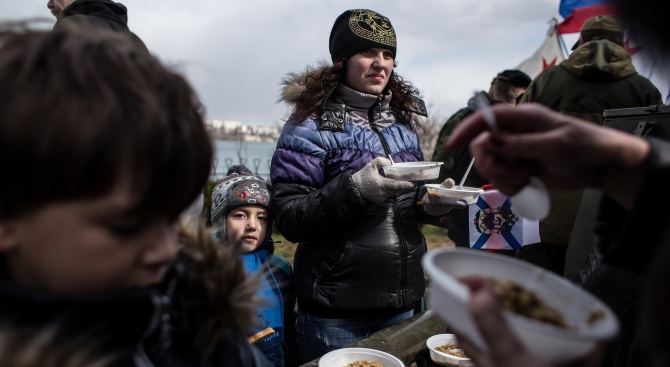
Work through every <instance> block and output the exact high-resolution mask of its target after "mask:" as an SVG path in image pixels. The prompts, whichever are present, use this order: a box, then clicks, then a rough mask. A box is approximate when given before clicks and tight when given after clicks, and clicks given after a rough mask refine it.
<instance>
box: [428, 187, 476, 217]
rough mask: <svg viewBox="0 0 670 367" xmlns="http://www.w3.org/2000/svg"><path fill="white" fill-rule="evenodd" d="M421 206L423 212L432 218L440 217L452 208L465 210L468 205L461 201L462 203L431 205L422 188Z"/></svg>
mask: <svg viewBox="0 0 670 367" xmlns="http://www.w3.org/2000/svg"><path fill="white" fill-rule="evenodd" d="M420 202H421V204H422V207H423V211H424V212H425V213H426V214H428V215H432V216H442V215H445V214H447V213H449V211H450V210H451V209H454V208H467V207H468V203H466V202H465V200H463V202H456V203H454V204H436V203H431V202H430V197H429V196H428V191H426V190H425V188H424V193H423V195H421V201H420Z"/></svg>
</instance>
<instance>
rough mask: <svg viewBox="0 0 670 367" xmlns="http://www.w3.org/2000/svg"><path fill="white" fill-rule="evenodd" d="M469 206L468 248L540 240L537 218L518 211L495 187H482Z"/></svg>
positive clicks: (504, 246) (510, 247)
mask: <svg viewBox="0 0 670 367" xmlns="http://www.w3.org/2000/svg"><path fill="white" fill-rule="evenodd" d="M468 210H469V219H470V221H469V222H470V224H469V226H470V228H469V232H470V247H471V248H475V249H487V250H513V249H519V248H521V247H523V246H525V245H529V244H531V243H537V242H540V225H539V222H538V221H537V220H530V219H526V218H524V217H522V216H520V215H519V214H517V213H516V212H515V210H514V206H513V205H512V204H511V203H510V201H509V197H507V196H506V195H504V194H502V193H501V192H500V191H498V190H488V191H484V192H483V193H482V194H481V195H479V198H478V199H477V203H476V204H474V205H470V207H469V208H468Z"/></svg>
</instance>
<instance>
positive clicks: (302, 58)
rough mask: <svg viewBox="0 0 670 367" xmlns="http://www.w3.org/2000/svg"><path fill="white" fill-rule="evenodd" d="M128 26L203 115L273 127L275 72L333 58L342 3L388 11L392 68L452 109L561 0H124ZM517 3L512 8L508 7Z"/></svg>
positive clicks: (3, 9) (540, 26)
mask: <svg viewBox="0 0 670 367" xmlns="http://www.w3.org/2000/svg"><path fill="white" fill-rule="evenodd" d="M121 2H122V3H123V4H124V5H126V6H127V7H128V9H129V24H130V27H131V29H132V30H133V31H134V32H135V33H137V34H138V35H139V36H140V37H141V38H142V39H143V40H144V41H145V43H146V44H147V45H148V47H149V48H150V49H151V50H152V52H153V53H154V54H156V55H157V56H158V57H159V58H160V59H161V60H163V61H164V62H166V63H168V64H170V65H173V66H175V67H176V68H177V69H178V70H181V71H182V72H183V73H184V74H186V76H187V77H188V78H189V80H190V81H191V84H192V85H193V86H194V88H195V89H196V91H197V92H198V94H199V95H200V97H201V99H202V100H203V103H204V104H205V106H206V108H207V114H208V117H209V118H222V119H233V120H241V121H242V122H244V123H247V124H264V125H268V124H274V123H278V122H280V120H281V118H282V117H284V116H285V115H286V113H287V112H288V110H287V107H286V106H284V105H283V104H277V103H275V101H276V100H277V98H278V95H279V87H280V86H279V84H280V81H281V78H282V77H283V76H284V75H285V74H286V73H288V72H295V71H301V70H303V69H304V68H305V67H306V66H307V65H314V64H316V63H317V62H318V61H319V60H326V59H329V54H328V35H329V33H330V28H331V26H332V23H333V21H334V20H335V18H336V17H337V16H338V15H339V14H340V13H342V12H343V11H344V10H346V9H350V8H369V9H373V10H376V11H378V12H380V13H382V14H384V15H385V16H387V17H389V18H390V19H391V21H392V22H393V25H394V27H395V29H396V32H397V35H398V63H399V66H398V69H397V72H398V73H399V74H400V75H402V76H403V77H404V78H405V79H406V80H409V81H411V82H412V83H413V84H414V85H415V86H417V87H418V88H419V89H420V90H421V91H422V94H423V96H424V98H425V99H426V102H427V103H428V104H430V105H431V106H432V107H433V110H434V112H438V113H439V114H441V115H448V114H450V113H452V112H454V111H455V110H456V109H458V108H460V107H462V106H463V105H464V104H465V103H466V101H467V99H468V98H469V96H470V95H471V94H472V92H473V90H475V89H483V88H486V87H487V86H488V83H489V82H490V80H491V78H492V77H493V76H494V75H495V73H497V72H498V71H500V70H502V69H506V68H511V67H514V66H515V65H517V64H518V63H520V62H521V61H522V60H523V59H525V58H526V57H528V56H530V55H531V54H532V53H533V52H534V51H535V49H536V48H537V47H538V46H539V45H540V44H541V42H542V41H543V40H544V37H545V32H546V31H547V28H548V24H547V22H548V21H549V19H551V17H552V16H554V15H555V14H556V12H557V9H558V3H559V1H558V0H517V1H514V2H509V1H499V0H482V1H477V2H474V1H463V0H458V1H457V0H412V1H401V0H397V1H390V0H387V1H383V2H381V1H375V0H359V1H354V0H339V1H325V0H321V1H319V0H246V1H221V0H196V1H191V2H183V1H177V0H125V1H121ZM46 3H47V1H46V0H41V1H37V0H2V1H0V14H1V15H0V20H3V21H4V20H7V19H20V18H26V17H35V16H41V17H50V14H49V12H48V9H47V8H46ZM512 5H513V6H512Z"/></svg>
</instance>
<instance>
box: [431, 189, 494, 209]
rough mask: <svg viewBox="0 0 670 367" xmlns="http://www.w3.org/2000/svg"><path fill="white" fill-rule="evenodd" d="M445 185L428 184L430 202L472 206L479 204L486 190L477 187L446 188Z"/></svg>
mask: <svg viewBox="0 0 670 367" xmlns="http://www.w3.org/2000/svg"><path fill="white" fill-rule="evenodd" d="M442 185H443V184H426V185H424V186H425V187H426V190H427V192H428V202H430V203H432V204H446V205H471V204H474V203H476V202H477V199H478V198H479V195H480V194H481V193H483V192H484V190H482V189H479V188H476V187H468V186H463V187H461V188H458V187H452V188H446V187H444V186H442Z"/></svg>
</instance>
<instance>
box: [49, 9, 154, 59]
mask: <svg viewBox="0 0 670 367" xmlns="http://www.w3.org/2000/svg"><path fill="white" fill-rule="evenodd" d="M62 26H90V27H94V28H97V29H104V30H108V31H112V32H119V33H125V34H128V35H129V36H130V37H131V38H132V39H133V40H134V41H135V42H137V43H138V44H140V45H141V46H142V48H144V49H146V48H147V47H146V45H145V44H144V42H142V40H141V39H140V38H139V37H137V35H135V34H134V33H133V32H131V31H130V29H129V28H128V10H127V9H126V7H125V6H123V4H119V3H115V2H113V1H110V0H77V1H75V2H73V3H72V4H70V5H69V6H67V7H66V8H65V9H64V10H63V13H62V14H61V17H60V19H59V20H58V21H57V22H56V25H55V26H54V28H58V27H62Z"/></svg>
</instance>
